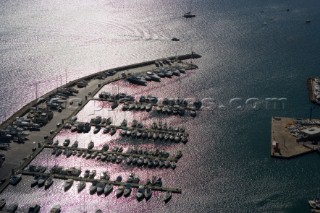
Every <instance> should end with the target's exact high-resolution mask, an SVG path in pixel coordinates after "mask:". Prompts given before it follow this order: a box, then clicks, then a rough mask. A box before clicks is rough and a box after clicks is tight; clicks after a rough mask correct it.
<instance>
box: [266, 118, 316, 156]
mask: <svg viewBox="0 0 320 213" xmlns="http://www.w3.org/2000/svg"><path fill="white" fill-rule="evenodd" d="M294 121H295V119H294V118H282V117H272V123H271V125H272V127H271V156H272V157H277V158H292V157H296V156H299V155H303V154H306V153H310V152H313V151H314V150H312V149H310V148H307V147H305V146H304V145H303V144H302V143H298V142H297V141H296V137H294V136H293V135H291V134H290V132H289V131H288V129H287V128H286V126H287V125H288V124H290V123H293V122H294ZM275 143H278V146H279V152H277V151H275Z"/></svg>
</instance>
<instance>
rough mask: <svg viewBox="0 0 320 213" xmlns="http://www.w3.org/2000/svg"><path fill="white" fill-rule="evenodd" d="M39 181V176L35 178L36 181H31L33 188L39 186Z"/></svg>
mask: <svg viewBox="0 0 320 213" xmlns="http://www.w3.org/2000/svg"><path fill="white" fill-rule="evenodd" d="M38 179H39V176H36V177H34V179H33V180H32V181H31V184H30V185H31V187H35V186H36V185H38Z"/></svg>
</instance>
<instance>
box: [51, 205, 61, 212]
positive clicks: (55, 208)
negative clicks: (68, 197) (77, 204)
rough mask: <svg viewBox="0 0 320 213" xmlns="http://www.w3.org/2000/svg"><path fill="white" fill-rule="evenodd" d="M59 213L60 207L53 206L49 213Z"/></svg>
mask: <svg viewBox="0 0 320 213" xmlns="http://www.w3.org/2000/svg"><path fill="white" fill-rule="evenodd" d="M60 212H61V206H60V205H55V206H53V207H52V209H51V210H50V213H60Z"/></svg>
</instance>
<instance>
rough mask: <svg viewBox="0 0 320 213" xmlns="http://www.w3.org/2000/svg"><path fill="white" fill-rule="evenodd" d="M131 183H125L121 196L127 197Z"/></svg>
mask: <svg viewBox="0 0 320 213" xmlns="http://www.w3.org/2000/svg"><path fill="white" fill-rule="evenodd" d="M131 191H132V190H131V185H130V184H127V185H126V187H125V188H124V192H123V196H125V197H129V195H130V194H131Z"/></svg>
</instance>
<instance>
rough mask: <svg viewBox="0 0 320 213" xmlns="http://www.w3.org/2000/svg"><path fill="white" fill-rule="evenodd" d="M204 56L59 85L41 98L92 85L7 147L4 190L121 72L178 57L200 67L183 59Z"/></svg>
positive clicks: (119, 70)
mask: <svg viewBox="0 0 320 213" xmlns="http://www.w3.org/2000/svg"><path fill="white" fill-rule="evenodd" d="M200 57H201V56H200V55H198V54H196V53H191V54H186V55H180V56H171V57H167V58H163V59H156V60H152V61H147V62H143V63H138V64H133V65H128V66H123V67H118V68H114V69H109V70H104V71H100V72H98V73H94V74H91V75H88V76H85V77H82V78H80V79H77V80H74V81H71V82H69V83H67V84H66V85H63V86H61V87H59V88H56V89H54V90H52V91H50V92H48V93H47V94H45V95H43V96H42V97H40V98H41V99H47V98H49V97H50V96H53V95H54V94H55V93H56V91H57V90H59V89H62V88H65V87H67V88H76V85H77V82H79V81H82V80H86V81H88V84H87V86H86V87H83V88H77V90H78V93H77V94H76V96H75V98H79V99H81V100H83V102H82V104H81V105H80V106H79V107H77V108H76V109H74V108H68V107H66V108H65V109H63V110H62V111H61V112H57V111H54V112H53V118H52V119H51V120H50V121H49V122H48V123H47V124H46V125H44V126H42V127H41V128H40V130H39V131H36V132H33V131H32V132H31V134H30V135H28V136H27V137H26V138H27V141H26V142H24V144H16V143H11V149H9V150H7V151H6V152H5V155H6V160H5V162H4V163H3V165H2V167H1V168H0V171H1V172H0V179H4V178H6V179H5V181H4V182H3V183H2V184H1V185H0V193H1V192H2V191H3V190H4V189H5V188H6V186H7V185H8V184H9V179H8V176H9V175H10V174H11V173H15V171H18V170H21V169H23V168H24V167H26V166H27V165H28V164H29V163H30V162H31V161H32V160H33V159H34V158H35V157H36V156H37V155H38V154H39V153H40V152H41V151H42V150H43V149H44V147H45V146H44V145H46V144H50V142H51V141H50V140H51V139H52V138H54V136H55V135H57V134H58V133H59V131H60V130H61V129H62V128H64V125H61V126H60V127H57V126H56V125H57V123H62V124H64V123H65V121H67V120H69V119H70V118H71V117H72V116H74V115H76V114H77V113H78V112H79V111H80V110H81V109H82V108H83V107H84V106H85V105H86V104H87V103H88V102H89V101H90V98H93V97H94V95H95V94H96V93H97V92H98V91H99V90H100V89H101V88H102V86H103V85H106V84H108V83H111V82H113V81H117V80H120V79H121V77H120V75H121V74H122V73H128V72H130V73H132V74H137V73H145V72H148V71H152V70H154V69H155V68H156V65H155V62H157V61H161V60H164V59H169V60H175V59H177V60H178V61H177V63H178V64H179V65H181V66H184V67H187V68H190V69H196V68H197V66H196V65H194V64H192V62H191V64H188V63H185V62H183V61H182V60H187V59H196V58H200ZM107 71H115V72H116V74H117V75H113V76H108V77H107V78H105V79H101V78H97V76H100V75H101V74H103V73H105V72H107ZM37 101H38V100H33V101H31V102H30V103H28V104H27V105H25V106H24V107H22V108H21V109H20V110H18V111H17V112H16V113H14V114H13V115H12V116H11V117H10V118H8V119H7V120H6V121H4V122H3V123H2V124H1V125H0V129H5V128H6V127H8V126H9V125H11V124H12V123H13V122H14V121H15V119H16V117H23V116H25V115H26V114H27V113H28V112H29V111H30V109H31V108H34V107H37V105H38V102H37ZM51 130H54V132H53V134H52V135H50V136H49V132H50V131H51Z"/></svg>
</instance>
